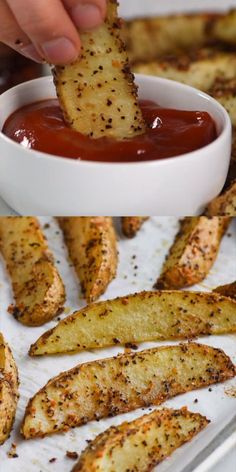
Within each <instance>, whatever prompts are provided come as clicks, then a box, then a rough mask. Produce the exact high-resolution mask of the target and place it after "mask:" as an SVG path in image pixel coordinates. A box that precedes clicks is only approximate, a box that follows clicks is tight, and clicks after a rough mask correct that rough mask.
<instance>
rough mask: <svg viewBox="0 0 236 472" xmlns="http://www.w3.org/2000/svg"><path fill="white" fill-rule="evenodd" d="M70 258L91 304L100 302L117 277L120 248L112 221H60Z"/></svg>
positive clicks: (90, 218) (79, 218) (102, 219)
mask: <svg viewBox="0 0 236 472" xmlns="http://www.w3.org/2000/svg"><path fill="white" fill-rule="evenodd" d="M58 222H59V225H60V227H61V229H62V231H63V233H64V238H65V242H66V245H67V248H68V251H69V256H70V259H71V261H72V263H73V265H74V268H75V271H76V273H77V275H78V277H79V279H80V283H81V288H82V291H83V293H84V295H85V298H86V300H87V302H88V303H90V302H93V301H95V300H97V299H98V298H99V297H100V295H102V294H103V293H104V292H105V290H106V288H107V286H108V284H109V283H110V282H111V280H112V279H113V278H114V277H115V275H116V270H117V261H118V257H117V247H116V235H115V230H114V227H113V223H112V218H110V217H105V216H93V217H69V218H58Z"/></svg>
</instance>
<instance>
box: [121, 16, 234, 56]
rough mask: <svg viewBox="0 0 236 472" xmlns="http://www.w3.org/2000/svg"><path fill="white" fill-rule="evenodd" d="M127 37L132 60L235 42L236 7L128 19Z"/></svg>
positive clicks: (125, 28)
mask: <svg viewBox="0 0 236 472" xmlns="http://www.w3.org/2000/svg"><path fill="white" fill-rule="evenodd" d="M140 38H142V41H140ZM124 40H125V42H126V44H127V49H128V53H129V57H130V60H131V61H132V62H133V63H135V62H140V61H143V62H150V61H153V60H156V59H157V58H160V57H162V56H163V55H166V54H171V55H174V54H178V53H180V52H181V51H182V52H184V51H187V52H188V51H191V50H194V49H196V48H200V47H203V46H207V45H209V44H215V43H216V44H221V45H224V44H225V45H233V46H235V44H236V10H235V9H234V10H232V11H230V12H227V13H225V14H212V13H200V14H199V13H197V14H192V15H188V14H187V15H186V14H185V15H171V16H161V17H160V16H159V17H155V16H152V17H147V18H135V19H132V20H130V21H127V22H126V23H125V25H124Z"/></svg>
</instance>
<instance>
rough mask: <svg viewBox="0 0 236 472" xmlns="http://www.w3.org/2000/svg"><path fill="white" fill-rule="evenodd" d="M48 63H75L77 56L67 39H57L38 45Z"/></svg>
mask: <svg viewBox="0 0 236 472" xmlns="http://www.w3.org/2000/svg"><path fill="white" fill-rule="evenodd" d="M40 46H41V49H42V52H43V54H44V55H45V57H46V59H47V61H48V62H50V63H52V64H66V63H69V62H72V61H75V60H76V59H77V57H78V55H79V51H78V50H77V49H76V46H75V45H74V44H73V43H72V42H71V41H70V40H69V39H68V38H63V37H62V38H57V39H52V40H51V41H47V42H46V43H43V44H41V45H40Z"/></svg>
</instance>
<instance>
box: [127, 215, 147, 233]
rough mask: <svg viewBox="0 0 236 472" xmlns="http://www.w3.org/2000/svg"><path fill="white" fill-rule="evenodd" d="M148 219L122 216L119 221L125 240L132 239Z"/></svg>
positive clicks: (145, 217)
mask: <svg viewBox="0 0 236 472" xmlns="http://www.w3.org/2000/svg"><path fill="white" fill-rule="evenodd" d="M148 219H149V217H148V216H123V218H122V220H121V224H122V231H123V234H124V235H125V236H126V237H127V238H134V237H135V236H136V234H137V233H138V231H139V230H140V228H141V227H142V226H143V224H144V223H145V221H147V220H148Z"/></svg>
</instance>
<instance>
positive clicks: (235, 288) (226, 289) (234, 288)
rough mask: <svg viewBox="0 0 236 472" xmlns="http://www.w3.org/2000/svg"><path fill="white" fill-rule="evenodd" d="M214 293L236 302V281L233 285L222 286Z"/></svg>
mask: <svg viewBox="0 0 236 472" xmlns="http://www.w3.org/2000/svg"><path fill="white" fill-rule="evenodd" d="M213 292H216V293H219V294H220V295H223V296H224V297H229V298H232V299H233V300H236V281H235V282H232V284H227V285H221V286H220V287H217V288H215V290H213Z"/></svg>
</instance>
